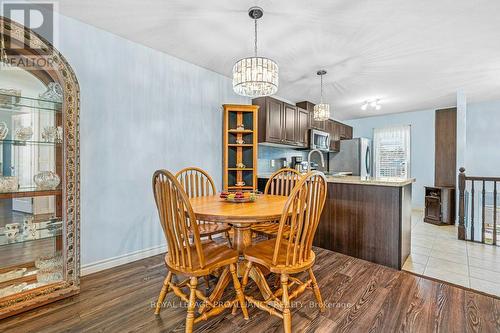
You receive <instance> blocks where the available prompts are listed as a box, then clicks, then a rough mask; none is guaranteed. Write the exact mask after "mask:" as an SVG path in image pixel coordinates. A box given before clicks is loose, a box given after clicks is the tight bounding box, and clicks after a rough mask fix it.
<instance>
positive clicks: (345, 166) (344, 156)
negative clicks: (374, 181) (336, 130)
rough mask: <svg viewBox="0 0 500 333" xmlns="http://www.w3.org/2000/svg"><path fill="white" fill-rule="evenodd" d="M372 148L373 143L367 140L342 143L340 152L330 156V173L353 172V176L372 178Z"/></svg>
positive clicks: (352, 140)
mask: <svg viewBox="0 0 500 333" xmlns="http://www.w3.org/2000/svg"><path fill="white" fill-rule="evenodd" d="M371 146H372V142H371V140H370V139H367V138H355V139H351V140H342V141H340V151H339V152H338V153H334V154H330V161H329V162H330V163H329V169H330V172H331V173H337V172H352V175H353V176H361V177H371V175H372V156H371V155H372V154H371V149H372V147H371Z"/></svg>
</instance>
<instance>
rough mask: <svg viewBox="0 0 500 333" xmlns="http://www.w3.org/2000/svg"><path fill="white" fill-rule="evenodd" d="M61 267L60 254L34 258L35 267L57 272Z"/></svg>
mask: <svg viewBox="0 0 500 333" xmlns="http://www.w3.org/2000/svg"><path fill="white" fill-rule="evenodd" d="M62 266H63V257H62V255H61V254H60V253H58V254H56V255H55V256H54V255H52V256H51V255H48V256H41V257H38V258H36V260H35V267H36V268H38V269H45V270H59V269H62Z"/></svg>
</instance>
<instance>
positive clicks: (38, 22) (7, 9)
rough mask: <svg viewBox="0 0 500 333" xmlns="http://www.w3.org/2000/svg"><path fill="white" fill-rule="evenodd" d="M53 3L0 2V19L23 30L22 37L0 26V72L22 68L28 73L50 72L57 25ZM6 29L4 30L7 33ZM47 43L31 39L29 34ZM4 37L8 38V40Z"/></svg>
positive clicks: (55, 4) (16, 32) (20, 33)
mask: <svg viewBox="0 0 500 333" xmlns="http://www.w3.org/2000/svg"><path fill="white" fill-rule="evenodd" d="M56 6H57V3H55V2H48V1H44V2H29V3H28V2H24V1H23V2H21V1H2V0H0V15H1V16H3V17H5V18H7V19H10V21H12V22H15V23H18V24H21V25H22V26H24V27H25V31H24V33H22V32H20V31H19V29H17V30H14V29H12V28H11V27H9V25H8V24H2V25H0V29H2V30H1V33H2V35H4V36H6V38H2V40H1V41H0V42H1V47H2V50H1V54H0V60H1V61H0V70H9V69H13V68H19V67H22V68H25V69H28V70H41V69H50V68H53V66H54V63H53V62H54V59H53V57H52V56H53V48H52V47H50V45H52V46H53V47H54V48H57V32H58V31H57V28H58V26H57V24H56V23H57V22H56V17H55V15H54V10H57V8H56ZM7 29H8V30H7ZM30 31H31V32H33V33H35V34H36V35H38V36H40V37H42V38H43V39H44V40H45V41H47V42H48V43H49V45H47V44H46V43H45V42H41V41H40V39H39V38H33V34H32V33H31V32H30ZM8 36H12V37H11V38H8Z"/></svg>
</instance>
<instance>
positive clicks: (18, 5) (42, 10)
mask: <svg viewBox="0 0 500 333" xmlns="http://www.w3.org/2000/svg"><path fill="white" fill-rule="evenodd" d="M1 3H2V6H1V15H2V16H4V17H7V18H9V19H10V20H12V21H15V22H17V23H20V24H22V25H23V26H25V27H26V28H27V29H31V30H32V31H33V32H35V33H37V34H38V35H40V36H41V37H43V38H45V39H46V40H47V41H48V42H49V43H51V44H53V43H54V3H53V2H29V3H27V2H17V1H2V2H1ZM2 28H4V27H2ZM27 36H28V34H25V38H24V45H18V44H15V43H10V40H9V39H7V40H5V47H6V48H7V49H20V48H21V49H26V48H28V49H32V50H38V51H40V49H39V48H40V46H39V45H35V43H33V42H32V41H31V40H29V38H27Z"/></svg>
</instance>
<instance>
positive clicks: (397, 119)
mask: <svg viewBox="0 0 500 333" xmlns="http://www.w3.org/2000/svg"><path fill="white" fill-rule="evenodd" d="M434 118H435V112H434V110H425V111H415V112H405V113H398V114H392V115H387V116H378V117H368V118H361V119H353V120H347V121H345V123H346V124H349V125H350V126H352V127H353V136H354V137H366V138H370V139H372V140H373V129H374V128H379V127H380V128H382V127H388V126H397V125H411V164H410V168H411V169H410V172H411V177H414V178H416V182H415V183H414V184H413V188H412V206H413V208H423V207H424V186H432V185H433V184H434V136H435V135H434Z"/></svg>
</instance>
